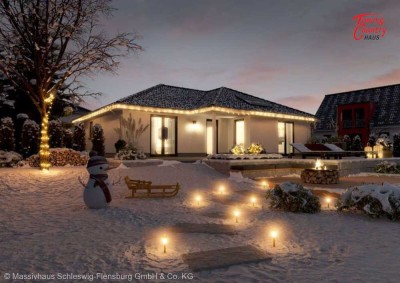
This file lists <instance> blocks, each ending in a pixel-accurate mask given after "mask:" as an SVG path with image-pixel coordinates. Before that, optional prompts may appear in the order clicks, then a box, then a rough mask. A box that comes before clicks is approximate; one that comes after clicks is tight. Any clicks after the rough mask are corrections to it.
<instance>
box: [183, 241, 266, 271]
mask: <svg viewBox="0 0 400 283" xmlns="http://www.w3.org/2000/svg"><path fill="white" fill-rule="evenodd" d="M182 259H183V261H184V262H185V263H186V264H187V265H188V266H189V268H190V269H191V270H193V271H202V270H212V269H217V268H223V267H229V266H232V265H237V264H248V263H257V262H260V261H271V260H272V257H271V255H270V254H269V253H267V252H265V251H263V250H260V249H257V248H256V247H254V246H251V245H247V246H239V247H232V248H225V249H217V250H210V251H202V252H194V253H188V254H183V255H182ZM217 259H218V260H217Z"/></svg>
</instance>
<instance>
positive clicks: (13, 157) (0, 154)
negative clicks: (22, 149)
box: [0, 150, 22, 167]
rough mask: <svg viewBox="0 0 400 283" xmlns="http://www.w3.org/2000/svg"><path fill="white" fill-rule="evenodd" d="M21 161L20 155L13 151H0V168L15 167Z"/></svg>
mask: <svg viewBox="0 0 400 283" xmlns="http://www.w3.org/2000/svg"><path fill="white" fill-rule="evenodd" d="M21 160H22V155H21V154H19V153H16V152H15V151H3V150H0V167H15V166H16V165H17V164H18V163H19V162H20V161H21Z"/></svg>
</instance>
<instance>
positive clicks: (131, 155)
mask: <svg viewBox="0 0 400 283" xmlns="http://www.w3.org/2000/svg"><path fill="white" fill-rule="evenodd" d="M114 158H115V159H119V160H136V159H146V158H147V156H146V154H144V153H143V152H141V151H140V152H138V151H137V150H136V149H135V148H130V147H126V148H123V149H121V150H120V151H119V152H118V153H116V154H115V156H114Z"/></svg>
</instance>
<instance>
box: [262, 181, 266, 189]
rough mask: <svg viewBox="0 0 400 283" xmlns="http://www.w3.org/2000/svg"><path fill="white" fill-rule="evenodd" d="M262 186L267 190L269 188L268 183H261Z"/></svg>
mask: <svg viewBox="0 0 400 283" xmlns="http://www.w3.org/2000/svg"><path fill="white" fill-rule="evenodd" d="M261 186H262V188H263V189H266V188H267V187H268V183H267V181H262V182H261Z"/></svg>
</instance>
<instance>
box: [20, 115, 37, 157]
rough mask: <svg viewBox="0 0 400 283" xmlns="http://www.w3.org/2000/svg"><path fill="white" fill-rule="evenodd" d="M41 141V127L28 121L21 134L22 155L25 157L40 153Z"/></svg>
mask: <svg viewBox="0 0 400 283" xmlns="http://www.w3.org/2000/svg"><path fill="white" fill-rule="evenodd" d="M39 139H40V128H39V125H38V124H37V123H36V122H35V121H33V120H30V119H27V120H26V121H25V123H24V125H23V126H22V133H21V153H22V155H23V156H24V157H28V156H31V155H32V154H36V153H38V151H39Z"/></svg>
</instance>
